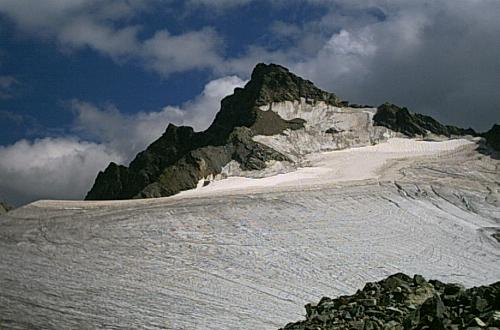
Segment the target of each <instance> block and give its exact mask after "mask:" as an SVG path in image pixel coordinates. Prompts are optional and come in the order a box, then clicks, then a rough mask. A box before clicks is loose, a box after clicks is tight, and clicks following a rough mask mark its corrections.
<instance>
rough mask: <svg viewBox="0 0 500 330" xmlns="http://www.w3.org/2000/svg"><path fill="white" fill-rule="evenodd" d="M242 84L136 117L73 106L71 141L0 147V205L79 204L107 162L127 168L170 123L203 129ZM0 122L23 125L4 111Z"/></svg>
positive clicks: (233, 80) (223, 85)
mask: <svg viewBox="0 0 500 330" xmlns="http://www.w3.org/2000/svg"><path fill="white" fill-rule="evenodd" d="M244 83H245V82H244V81H243V80H241V79H240V78H238V77H237V76H227V77H222V78H219V79H215V80H212V81H210V82H209V83H207V84H206V85H205V88H204V89H203V91H202V92H201V93H200V94H199V95H198V96H196V97H195V98H194V99H193V100H191V101H188V102H186V103H184V104H182V105H180V106H165V107H163V108H162V109H160V110H159V111H152V112H138V113H135V114H124V113H121V112H120V111H119V110H118V109H117V108H116V107H114V106H113V105H107V106H104V107H98V106H96V105H93V104H91V103H88V102H83V101H78V100H73V101H71V102H69V105H70V107H71V109H72V110H73V111H74V112H75V122H74V124H73V133H74V136H69V137H60V138H44V139H38V140H35V141H33V142H30V141H27V140H21V141H18V142H16V143H15V144H13V145H10V146H3V147H0V199H4V200H7V201H8V202H10V203H12V204H15V205H20V204H23V203H26V202H30V201H33V200H36V199H41V198H55V199H58V198H59V199H60V198H62V199H81V198H83V197H84V196H85V194H86V192H87V191H88V190H89V189H90V187H91V186H92V184H93V182H94V179H95V177H96V175H97V173H98V172H99V171H100V170H103V169H104V168H105V167H106V166H107V165H108V163H109V162H111V161H113V162H115V163H119V164H128V163H129V162H130V161H131V160H132V159H133V157H135V155H136V154H137V153H138V152H139V151H142V150H144V149H145V148H146V147H147V146H148V145H149V144H150V143H151V142H153V141H154V140H155V139H157V138H158V137H159V136H161V134H162V133H163V132H164V131H165V128H166V127H167V125H168V123H170V122H171V123H174V124H176V125H190V126H193V127H194V128H195V129H196V130H203V129H206V128H207V127H208V126H209V125H210V123H211V122H212V120H213V118H214V117H215V114H216V113H217V111H218V110H219V108H220V101H221V99H222V98H223V97H224V96H226V95H228V94H231V93H232V92H233V90H234V88H235V87H241V86H243V85H244ZM0 116H5V117H6V118H8V119H10V120H12V121H19V122H22V121H23V120H24V118H23V117H21V116H16V115H15V114H14V113H11V112H6V111H3V112H1V111H0ZM76 136H78V137H76ZM89 141H92V142H89Z"/></svg>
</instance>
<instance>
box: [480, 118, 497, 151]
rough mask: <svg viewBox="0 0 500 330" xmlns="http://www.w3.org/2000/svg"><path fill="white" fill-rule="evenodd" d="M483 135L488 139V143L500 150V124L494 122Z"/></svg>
mask: <svg viewBox="0 0 500 330" xmlns="http://www.w3.org/2000/svg"><path fill="white" fill-rule="evenodd" d="M481 135H482V136H483V137H484V138H485V139H486V143H487V144H488V145H489V146H490V147H492V148H493V149H495V150H496V151H500V125H497V124H494V125H493V127H492V128H491V129H490V130H489V131H488V132H486V133H483V134H481Z"/></svg>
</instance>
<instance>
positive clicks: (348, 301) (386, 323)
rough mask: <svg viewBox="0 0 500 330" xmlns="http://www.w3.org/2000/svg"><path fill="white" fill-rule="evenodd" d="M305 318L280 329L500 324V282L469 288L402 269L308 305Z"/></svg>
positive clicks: (394, 328)
mask: <svg viewBox="0 0 500 330" xmlns="http://www.w3.org/2000/svg"><path fill="white" fill-rule="evenodd" d="M305 309H306V320H304V321H300V322H296V323H290V324H288V325H286V326H285V327H284V328H282V330H317V329H321V330H330V329H331V330H333V329H358V330H368V329H370V330H376V329H384V330H397V329H401V330H402V329H436V330H438V329H443V330H444V329H471V330H472V329H483V328H488V329H498V327H500V282H496V283H494V284H491V285H487V286H480V287H474V288H470V289H467V290H466V289H465V288H464V287H463V286H462V285H461V284H455V283H443V282H440V281H438V280H430V281H426V280H425V279H424V277H423V276H421V275H415V276H413V278H412V277H409V276H407V275H405V274H402V273H398V274H395V275H392V276H389V277H388V278H386V279H384V280H382V281H380V282H371V283H367V284H366V285H365V287H364V288H363V289H362V290H358V291H357V292H356V293H355V294H354V295H352V296H341V297H338V298H336V299H331V298H328V297H323V298H322V299H321V300H320V301H319V303H318V304H307V305H306V306H305Z"/></svg>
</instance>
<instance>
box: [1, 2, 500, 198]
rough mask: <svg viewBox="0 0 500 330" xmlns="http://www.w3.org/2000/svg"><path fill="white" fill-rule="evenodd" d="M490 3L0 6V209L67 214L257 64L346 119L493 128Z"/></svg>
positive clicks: (498, 95) (494, 29)
mask: <svg viewBox="0 0 500 330" xmlns="http://www.w3.org/2000/svg"><path fill="white" fill-rule="evenodd" d="M499 14H500V1H498V0H432V1H426V0H422V1H414V0H411V1H410V0H393V1H391V0H365V1H361V0H184V1H180V0H107V1H100V0H37V1H35V0H32V1H31V0H26V1H20V0H0V200H4V201H7V202H8V203H11V204H14V205H21V204H24V203H28V202H30V201H33V200H37V199H49V198H50V199H81V198H83V197H84V196H85V194H86V192H87V191H88V190H89V189H90V187H91V186H92V183H93V181H94V179H95V177H96V175H97V173H98V171H99V170H103V169H104V168H105V167H106V166H107V164H108V163H109V162H111V161H114V162H116V163H120V164H125V165H126V164H128V163H129V162H130V161H131V160H132V159H133V158H134V156H135V155H136V154H137V152H139V151H141V150H143V149H144V148H146V147H147V145H148V144H149V143H151V142H152V141H154V140H155V139H156V138H158V137H159V136H160V135H161V134H162V133H163V131H164V130H165V128H166V127H167V125H168V123H169V122H172V123H174V124H177V125H190V126H193V127H194V128H195V129H196V130H203V129H205V128H207V127H208V125H209V124H210V122H211V121H212V120H213V118H214V116H215V114H216V112H217V111H218V109H219V102H220V100H221V98H222V97H224V96H225V95H228V94H231V93H232V91H233V89H234V88H235V87H238V86H242V85H244V84H245V82H246V81H247V80H248V79H249V76H250V73H251V70H252V68H253V67H254V66H255V65H256V64H257V63H259V62H265V63H271V62H272V63H278V64H281V65H284V66H286V67H288V68H289V69H290V70H291V71H292V72H294V73H296V74H298V75H300V76H302V77H305V78H307V79H309V80H311V81H313V82H315V83H316V85H317V86H319V87H321V88H323V89H325V90H328V91H332V92H335V93H336V94H338V95H339V96H340V97H341V98H342V99H344V100H349V101H351V102H353V103H361V104H371V105H375V106H376V105H379V104H381V103H383V102H385V101H390V102H393V103H396V104H398V105H402V106H407V107H408V108H409V109H410V110H412V111H414V112H419V113H424V114H429V115H432V116H433V117H435V118H436V119H438V120H439V121H441V122H443V123H446V124H452V125H458V126H462V127H472V128H474V129H476V130H479V131H485V130H488V129H489V128H490V127H491V126H492V125H493V123H495V122H497V123H498V122H500V92H499V89H498V88H499V86H500V38H499V37H498V36H499V35H500V20H499V19H498V15H499Z"/></svg>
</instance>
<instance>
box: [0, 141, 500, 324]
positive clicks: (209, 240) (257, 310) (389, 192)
mask: <svg viewBox="0 0 500 330" xmlns="http://www.w3.org/2000/svg"><path fill="white" fill-rule="evenodd" d="M475 148H476V145H475V143H473V142H471V141H468V140H449V141H442V142H427V141H415V140H410V139H390V140H389V141H388V142H386V143H381V144H378V145H375V146H369V147H360V148H356V149H348V150H343V151H333V152H326V153H317V154H313V155H310V156H308V157H307V159H306V160H307V162H308V164H309V166H308V167H301V168H299V169H298V170H297V171H295V172H290V173H285V174H280V175H276V176H273V177H268V178H261V179H249V178H228V179H225V180H220V181H214V182H212V183H210V184H209V185H208V186H205V187H200V188H198V189H195V190H192V191H186V192H183V193H181V194H179V195H176V196H172V197H168V198H161V199H154V200H132V201H108V202H81V201H80V202H77V201H39V202H36V203H32V204H30V205H28V206H25V207H23V208H20V209H17V210H15V211H13V212H11V213H8V214H7V215H5V216H2V217H1V218H0V255H1V259H0V324H1V326H2V327H4V328H19V329H23V328H29V327H36V328H53V329H68V328H82V329H94V328H109V329H119V328H145V329H275V328H278V327H280V326H284V325H285V324H286V323H287V322H290V321H293V320H298V319H301V318H302V317H303V313H304V309H303V305H304V304H306V303H307V302H313V301H318V300H319V299H320V298H321V297H322V296H325V295H328V296H337V295H340V294H352V293H353V292H355V290H356V289H357V288H361V287H362V286H363V285H364V283H365V282H367V281H375V280H379V279H381V278H383V277H386V276H387V275H390V274H393V273H395V272H405V273H408V274H413V273H419V274H423V275H424V276H426V277H428V278H436V279H440V280H443V281H447V282H450V281H456V282H461V283H463V284H465V285H466V286H473V285H480V284H489V283H490V282H493V281H498V280H499V279H500V271H499V269H500V245H499V243H498V242H497V241H496V240H494V239H493V238H492V237H491V233H492V232H494V230H496V229H497V228H498V227H499V226H500V224H499V219H500V195H499V189H500V175H499V173H500V162H499V161H498V160H493V159H491V158H489V157H488V156H484V155H481V154H479V153H477V152H476V151H475V150H474V149H475Z"/></svg>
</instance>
